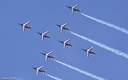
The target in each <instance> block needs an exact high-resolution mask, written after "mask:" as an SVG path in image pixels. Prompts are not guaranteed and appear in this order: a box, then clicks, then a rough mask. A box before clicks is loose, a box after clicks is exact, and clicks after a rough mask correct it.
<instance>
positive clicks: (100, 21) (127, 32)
mask: <svg viewBox="0 0 128 80" xmlns="http://www.w3.org/2000/svg"><path fill="white" fill-rule="evenodd" d="M80 14H81V15H83V16H85V17H88V18H90V19H92V20H94V21H97V22H99V23H102V24H105V25H107V26H109V27H112V28H114V29H116V30H118V31H121V32H123V33H126V34H128V30H126V29H124V28H121V27H119V26H116V25H113V24H110V23H108V22H105V21H103V20H100V19H96V18H94V17H91V16H89V15H86V14H84V13H80Z"/></svg>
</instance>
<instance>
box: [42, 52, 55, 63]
mask: <svg viewBox="0 0 128 80" xmlns="http://www.w3.org/2000/svg"><path fill="white" fill-rule="evenodd" d="M52 53H53V51H51V52H49V53H47V54H46V53H41V54H43V55H44V56H45V61H47V60H48V58H52V59H53V60H54V58H55V56H50V54H52Z"/></svg>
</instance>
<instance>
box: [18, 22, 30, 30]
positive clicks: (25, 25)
mask: <svg viewBox="0 0 128 80" xmlns="http://www.w3.org/2000/svg"><path fill="white" fill-rule="evenodd" d="M29 23H30V21H28V22H26V23H25V24H22V23H18V24H19V25H21V26H22V27H23V31H25V29H26V28H29V30H30V29H32V26H30V27H29V26H27V25H28V24H29Z"/></svg>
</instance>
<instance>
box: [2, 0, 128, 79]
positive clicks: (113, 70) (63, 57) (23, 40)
mask: <svg viewBox="0 0 128 80" xmlns="http://www.w3.org/2000/svg"><path fill="white" fill-rule="evenodd" d="M127 2H128V1H126V0H124V1H122V0H112V1H111V0H107V1H103V0H97V1H92V0H81V1H78V0H70V1H68V0H63V1H60V0H54V1H50V0H33V1H32V0H11V1H9V0H4V1H3V0H2V1H0V10H1V13H0V14H1V17H0V22H1V29H0V37H1V39H0V44H1V45H0V63H1V67H0V71H1V72H0V77H17V79H19V80H41V79H42V80H44V79H45V80H52V78H50V77H48V76H46V75H42V73H40V74H39V75H35V74H36V71H35V70H34V69H32V67H33V66H35V67H40V66H42V65H45V67H44V68H43V69H46V70H47V73H48V74H51V75H53V76H56V77H59V78H61V79H63V80H94V78H92V77H89V76H86V75H84V74H81V73H79V72H77V71H75V70H72V69H70V68H68V67H65V66H63V65H61V64H58V63H57V62H55V61H52V60H50V59H49V60H48V61H47V62H46V61H44V59H45V57H44V56H43V55H42V54H41V52H46V53H47V52H50V51H54V53H53V54H52V55H53V56H56V57H55V59H57V60H60V61H62V62H65V63H67V64H69V65H72V66H74V67H77V68H79V69H82V70H84V71H87V72H90V73H92V74H95V75H97V76H99V77H102V78H105V79H107V80H127V79H128V76H127V74H128V70H127V67H128V63H127V61H128V59H126V58H124V57H122V56H118V55H116V54H114V53H112V52H110V51H107V50H105V49H103V48H100V47H99V46H96V45H94V44H92V43H90V42H88V41H85V40H83V39H81V38H78V37H76V36H74V35H72V34H71V33H69V32H66V31H64V32H63V33H60V28H59V27H57V26H56V25H55V24H64V23H65V22H68V23H69V24H68V25H67V26H66V27H70V28H71V29H70V30H71V31H73V32H75V33H78V34H80V35H83V36H86V37H88V38H90V39H93V40H96V41H98V42H101V43H103V44H106V45H107V46H110V47H113V48H115V49H118V50H120V51H123V52H125V53H126V54H127V52H128V49H127V47H128V44H127V41H128V35H127V34H124V33H122V32H120V31H117V30H115V29H113V28H110V27H108V26H106V25H103V24H101V23H98V22H96V21H93V20H91V19H89V18H86V17H85V16H83V15H81V14H79V13H77V12H75V14H74V15H72V14H71V10H70V9H68V8H67V7H66V5H70V6H74V5H75V4H79V6H78V7H77V8H79V9H82V10H81V12H82V13H84V14H87V15H90V16H92V17H95V18H97V19H101V20H104V21H106V22H109V23H112V24H114V25H117V26H120V27H123V28H125V29H127V30H128V27H127V21H128V15H127V14H128V10H127V7H128V5H127ZM27 21H30V22H31V23H30V24H29V25H30V26H33V28H32V30H31V31H29V30H26V31H25V32H23V31H22V27H21V26H20V25H18V24H17V23H18V22H21V23H25V22H27ZM47 30H49V31H50V32H49V33H48V35H51V36H52V37H51V39H50V40H47V39H45V40H44V41H41V36H40V35H38V34H37V33H36V31H40V32H45V31H47ZM69 38H70V39H71V41H70V42H69V43H73V44H74V45H73V47H72V48H70V47H67V48H66V49H63V45H62V44H61V43H59V42H58V40H67V39H69ZM91 46H94V47H95V48H94V49H93V50H92V51H96V52H97V53H96V55H95V56H90V57H89V58H87V57H86V53H85V52H84V51H82V50H81V48H89V47H91Z"/></svg>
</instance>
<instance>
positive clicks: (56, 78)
mask: <svg viewBox="0 0 128 80" xmlns="http://www.w3.org/2000/svg"><path fill="white" fill-rule="evenodd" d="M45 74H46V73H45ZM46 75H47V76H49V77H51V78H52V79H55V80H62V79H60V78H58V77H55V76H52V75H50V74H46Z"/></svg>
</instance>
